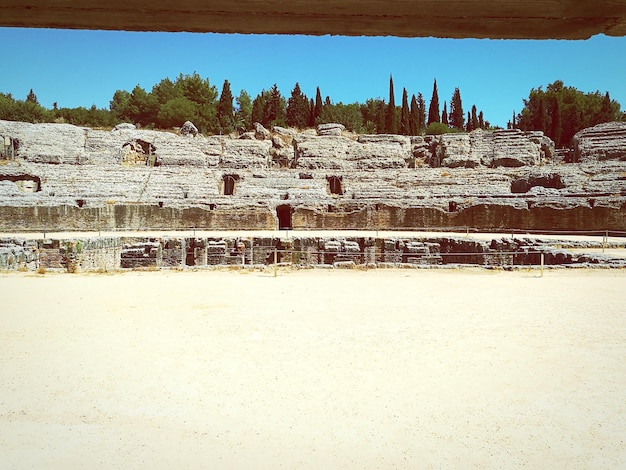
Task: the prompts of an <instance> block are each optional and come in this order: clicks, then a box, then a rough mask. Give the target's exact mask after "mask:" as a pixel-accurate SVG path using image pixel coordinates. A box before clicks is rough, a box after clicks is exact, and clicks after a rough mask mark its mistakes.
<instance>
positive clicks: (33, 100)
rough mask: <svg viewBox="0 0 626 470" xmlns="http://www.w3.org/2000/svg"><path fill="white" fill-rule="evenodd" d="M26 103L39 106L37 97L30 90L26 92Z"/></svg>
mask: <svg viewBox="0 0 626 470" xmlns="http://www.w3.org/2000/svg"><path fill="white" fill-rule="evenodd" d="M26 102H27V103H35V104H39V100H38V99H37V95H36V94H35V92H34V91H33V89H32V88H31V89H30V91H29V92H28V95H27V96H26Z"/></svg>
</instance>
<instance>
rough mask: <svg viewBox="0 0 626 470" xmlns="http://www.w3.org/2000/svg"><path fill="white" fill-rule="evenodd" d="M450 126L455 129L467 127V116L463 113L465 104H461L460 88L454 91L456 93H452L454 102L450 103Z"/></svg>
mask: <svg viewBox="0 0 626 470" xmlns="http://www.w3.org/2000/svg"><path fill="white" fill-rule="evenodd" d="M468 121H469V119H468ZM450 125H451V126H452V127H454V128H455V129H463V128H464V126H465V114H464V113H463V103H462V102H461V91H460V90H459V89H458V87H457V88H455V89H454V93H452V100H451V101H450Z"/></svg>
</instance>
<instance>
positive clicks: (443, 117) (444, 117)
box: [441, 101, 450, 126]
mask: <svg viewBox="0 0 626 470" xmlns="http://www.w3.org/2000/svg"><path fill="white" fill-rule="evenodd" d="M441 123H442V124H445V125H446V126H449V125H450V123H449V122H448V111H447V110H446V102H445V101H444V102H443V111H442V112H441Z"/></svg>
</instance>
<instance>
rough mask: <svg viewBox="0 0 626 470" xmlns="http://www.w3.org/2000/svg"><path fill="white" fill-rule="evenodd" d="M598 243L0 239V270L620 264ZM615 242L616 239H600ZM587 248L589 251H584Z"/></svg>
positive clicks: (625, 262)
mask: <svg viewBox="0 0 626 470" xmlns="http://www.w3.org/2000/svg"><path fill="white" fill-rule="evenodd" d="M601 246H603V245H602V244H601V242H599V241H596V242H590V241H581V240H578V241H576V240H571V239H570V240H567V239H564V240H554V239H542V238H541V237H529V236H517V237H511V236H494V237H492V238H491V239H472V238H468V237H466V236H463V235H458V234H457V235H455V234H449V235H446V236H434V235H433V236H422V237H407V236H406V235H403V236H394V237H375V236H372V237H357V236H337V237H315V236H307V235H306V234H305V235H303V236H296V237H290V238H287V239H286V238H273V237H258V236H257V237H246V238H236V237H203V236H186V237H185V236H162V237H152V238H149V237H126V236H120V237H111V236H108V237H93V238H67V239H37V240H34V239H25V238H0V270H29V271H36V270H43V271H67V272H78V271H87V272H88V271H98V272H105V271H116V270H125V269H135V270H136V269H206V268H214V267H219V266H222V267H223V266H228V267H232V266H237V267H241V268H258V267H263V266H268V265H273V264H275V263H278V264H281V265H291V266H294V267H334V268H357V267H363V268H367V267H411V268H423V267H433V266H438V267H446V266H459V265H463V266H467V265H470V266H471V265H474V266H482V267H502V268H505V269H506V268H509V269H512V268H516V267H518V268H519V267H529V266H535V267H536V266H539V265H540V264H541V263H542V256H543V263H544V264H545V265H546V266H553V265H566V266H571V267H576V266H585V267H590V266H610V267H626V258H625V257H623V256H622V257H619V256H617V257H616V256H614V255H611V254H609V253H606V254H605V253H603V252H602V251H601V250H598V248H600V247H601ZM608 246H609V247H612V248H623V247H624V243H621V244H619V243H615V242H613V243H612V244H608ZM589 248H595V250H588V249H589Z"/></svg>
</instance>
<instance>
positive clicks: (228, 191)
mask: <svg viewBox="0 0 626 470" xmlns="http://www.w3.org/2000/svg"><path fill="white" fill-rule="evenodd" d="M238 181H239V175H224V176H223V177H222V194H223V195H224V196H232V195H233V194H235V187H236V186H237V182H238Z"/></svg>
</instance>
